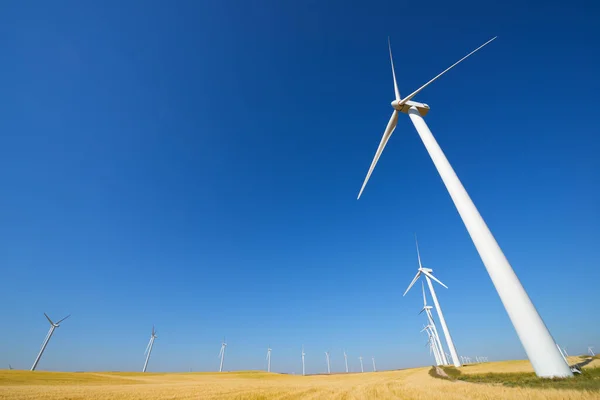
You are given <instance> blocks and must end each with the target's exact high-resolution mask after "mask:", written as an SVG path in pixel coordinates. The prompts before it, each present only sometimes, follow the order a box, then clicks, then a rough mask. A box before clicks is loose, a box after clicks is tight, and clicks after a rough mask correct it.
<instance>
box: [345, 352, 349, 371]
mask: <svg viewBox="0 0 600 400" xmlns="http://www.w3.org/2000/svg"><path fill="white" fill-rule="evenodd" d="M344 362H345V363H346V373H348V356H347V355H346V350H344Z"/></svg>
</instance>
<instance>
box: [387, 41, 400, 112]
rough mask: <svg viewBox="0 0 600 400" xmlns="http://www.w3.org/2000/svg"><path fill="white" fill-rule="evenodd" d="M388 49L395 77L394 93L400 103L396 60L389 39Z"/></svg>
mask: <svg viewBox="0 0 600 400" xmlns="http://www.w3.org/2000/svg"><path fill="white" fill-rule="evenodd" d="M388 49H389V50H390V63H391V64H392V76H393V77H394V93H395V94H396V100H398V101H400V90H398V83H396V71H394V59H393V57H392V44H391V43H390V38H389V37H388Z"/></svg>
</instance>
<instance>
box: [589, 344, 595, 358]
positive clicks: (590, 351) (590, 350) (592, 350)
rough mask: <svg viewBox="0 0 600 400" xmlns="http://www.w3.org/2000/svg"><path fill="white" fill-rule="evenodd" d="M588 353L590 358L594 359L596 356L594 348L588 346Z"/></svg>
mask: <svg viewBox="0 0 600 400" xmlns="http://www.w3.org/2000/svg"><path fill="white" fill-rule="evenodd" d="M588 353H590V355H591V356H592V357H594V356H595V355H596V353H594V346H589V347H588Z"/></svg>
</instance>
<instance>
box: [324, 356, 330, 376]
mask: <svg viewBox="0 0 600 400" xmlns="http://www.w3.org/2000/svg"><path fill="white" fill-rule="evenodd" d="M325 357H327V373H328V374H330V373H331V366H330V364H329V352H328V351H326V352H325Z"/></svg>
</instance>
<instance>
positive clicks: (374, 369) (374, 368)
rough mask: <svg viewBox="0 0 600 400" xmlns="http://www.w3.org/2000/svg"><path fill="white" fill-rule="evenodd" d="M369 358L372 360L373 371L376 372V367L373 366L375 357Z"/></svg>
mask: <svg viewBox="0 0 600 400" xmlns="http://www.w3.org/2000/svg"><path fill="white" fill-rule="evenodd" d="M371 360H373V372H377V368H376V367H375V357H371Z"/></svg>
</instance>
